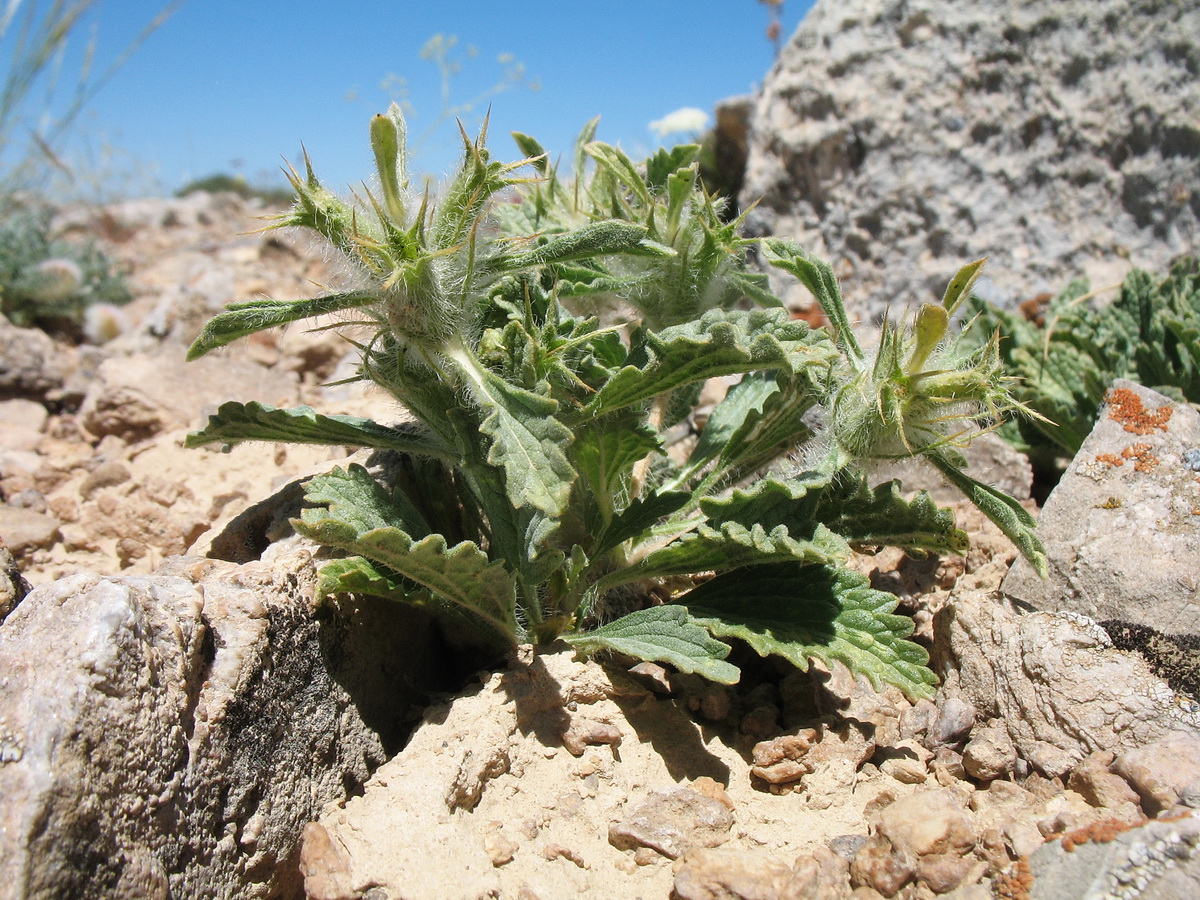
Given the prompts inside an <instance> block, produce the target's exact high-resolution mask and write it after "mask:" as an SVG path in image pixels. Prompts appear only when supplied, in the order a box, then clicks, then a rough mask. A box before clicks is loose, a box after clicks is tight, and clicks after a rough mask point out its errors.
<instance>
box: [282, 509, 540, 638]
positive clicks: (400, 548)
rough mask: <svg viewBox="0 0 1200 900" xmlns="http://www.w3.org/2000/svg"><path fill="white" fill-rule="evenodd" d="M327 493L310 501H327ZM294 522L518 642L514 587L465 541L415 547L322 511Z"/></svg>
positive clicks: (440, 540)
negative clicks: (413, 583) (453, 543)
mask: <svg viewBox="0 0 1200 900" xmlns="http://www.w3.org/2000/svg"><path fill="white" fill-rule="evenodd" d="M326 487H327V490H325V491H323V492H322V494H321V495H320V496H317V497H312V496H310V500H312V501H313V502H321V501H322V500H324V499H325V498H326V497H328V496H329V493H330V491H329V490H328V487H330V486H329V485H327V486H326ZM335 506H337V507H339V508H340V509H342V510H345V508H346V507H345V506H344V505H342V504H335ZM358 518H359V517H358V516H355V517H354V519H358ZM292 522H293V525H294V526H295V528H296V530H297V531H298V532H299V533H300V534H303V535H304V536H305V537H308V538H311V539H312V540H314V541H320V542H321V543H323V544H328V545H329V546H331V547H338V548H340V549H343V550H345V551H347V552H349V553H355V554H358V555H360V556H365V557H366V558H367V559H369V560H372V561H374V562H376V563H380V564H381V565H383V566H386V567H387V568H388V569H390V570H391V571H393V572H395V573H396V574H398V575H402V576H404V577H405V578H408V579H410V580H412V581H414V582H416V583H417V584H419V585H422V586H423V587H425V588H428V589H429V590H430V591H432V592H433V593H434V594H436V595H437V596H438V597H440V598H442V599H443V600H446V601H448V602H450V603H453V604H455V605H456V606H458V607H459V608H460V609H461V610H462V611H463V612H465V613H468V614H470V615H471V616H473V617H474V618H475V619H477V620H478V621H479V623H480V625H481V626H486V628H487V629H490V630H491V631H493V632H495V633H496V634H497V635H498V636H501V637H503V638H504V639H505V640H507V641H508V642H510V643H512V642H515V641H516V639H517V637H518V631H517V622H516V583H515V581H514V579H513V576H512V574H511V573H510V572H509V571H508V570H507V569H506V568H505V567H504V564H503V563H501V562H492V561H491V560H489V559H488V557H487V554H486V553H484V552H483V551H482V550H481V549H479V546H478V545H477V544H475V543H473V542H471V541H463V542H462V543H460V544H457V545H455V546H453V547H448V546H447V545H446V539H445V538H444V537H442V536H441V535H440V534H431V535H429V536H428V537H425V538H423V539H421V540H419V541H414V540H413V538H412V537H410V536H409V535H408V534H406V533H405V532H404V531H402V530H401V529H400V528H397V527H393V526H383V527H374V528H369V529H364V528H363V527H362V524H361V522H359V521H354V520H351V519H350V518H343V517H341V516H339V515H336V514H335V513H334V512H333V510H331V509H326V508H324V507H318V508H313V509H305V510H303V511H302V512H301V518H300V519H294V520H292Z"/></svg>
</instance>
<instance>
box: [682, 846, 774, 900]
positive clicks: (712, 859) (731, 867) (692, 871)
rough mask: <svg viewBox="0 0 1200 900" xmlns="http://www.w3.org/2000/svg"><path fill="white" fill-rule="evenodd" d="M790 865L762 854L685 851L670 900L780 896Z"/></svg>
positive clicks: (748, 899) (757, 899)
mask: <svg viewBox="0 0 1200 900" xmlns="http://www.w3.org/2000/svg"><path fill="white" fill-rule="evenodd" d="M791 875H792V869H791V866H789V865H788V864H787V863H785V862H784V861H783V860H781V859H778V858H777V857H774V856H771V855H770V854H767V853H764V852H762V851H757V852H756V851H748V850H689V851H688V853H687V854H686V855H685V856H684V857H683V858H682V859H681V860H680V865H679V867H678V869H677V871H676V872H675V881H674V884H673V886H672V887H673V890H672V892H671V896H672V898H674V900H718V898H742V900H768V898H775V897H783V896H784V891H785V890H786V889H787V884H788V881H789V879H790V878H791Z"/></svg>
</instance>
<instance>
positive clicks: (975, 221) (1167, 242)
mask: <svg viewBox="0 0 1200 900" xmlns="http://www.w3.org/2000/svg"><path fill="white" fill-rule="evenodd" d="M1198 65H1200V7H1197V6H1196V5H1195V4H1180V3H1162V2H1160V0H981V2H977V3H957V2H954V0H916V2H914V0H818V2H817V4H816V5H815V6H814V7H813V9H812V10H811V11H810V12H809V14H808V16H807V17H806V18H805V20H804V22H803V23H802V24H801V26H800V28H799V30H798V31H797V32H796V34H795V35H794V36H793V37H792V39H791V41H790V42H789V43H788V44H787V46H786V47H784V49H783V51H782V53H781V54H780V56H779V59H778V61H777V62H776V65H775V67H774V69H772V71H771V72H770V74H769V75H768V76H767V77H766V79H765V81H764V83H763V88H762V91H761V94H760V96H759V97H758V101H757V104H756V107H755V110H754V115H753V118H752V125H751V133H750V139H749V154H748V161H747V172H746V178H745V186H744V187H743V189H742V193H741V195H740V205H741V207H742V208H743V209H745V208H747V207H749V205H750V204H751V203H753V202H755V201H759V206H758V207H757V208H756V209H755V210H754V211H753V212H752V213H751V216H750V220H749V225H750V227H751V229H752V230H753V231H755V232H757V233H761V234H776V235H779V236H781V237H786V238H789V239H793V240H797V241H798V242H799V243H800V244H801V245H802V246H804V247H806V248H808V249H810V250H812V251H813V252H815V253H816V254H818V255H819V256H822V257H824V258H827V259H828V260H829V261H830V262H831V263H832V264H833V265H834V268H835V269H836V270H837V272H838V274H839V276H840V277H841V278H842V279H844V281H845V282H846V289H847V292H848V295H849V297H850V300H851V305H852V306H853V307H855V309H856V310H857V311H858V312H859V313H861V314H863V316H864V318H872V319H876V320H878V319H879V318H880V317H881V316H882V315H883V314H884V312H885V311H886V310H887V309H888V307H889V306H891V305H892V304H894V303H900V304H905V303H911V302H912V301H914V300H936V299H938V298H940V296H941V294H942V291H943V290H944V289H945V286H946V283H947V281H948V280H949V279H950V277H951V276H952V275H953V274H954V273H955V271H957V269H958V268H959V266H961V265H962V264H963V263H965V262H967V261H969V260H973V259H979V258H980V257H985V256H986V257H989V258H990V259H991V263H990V265H989V266H988V268H987V270H986V271H985V279H984V280H983V281H982V282H981V283H980V286H979V292H980V293H981V294H983V295H985V296H987V298H988V299H991V300H995V301H998V302H1002V303H1004V304H1007V305H1010V306H1011V305H1015V303H1017V302H1019V301H1023V300H1026V299H1030V298H1033V297H1035V296H1036V295H1038V294H1041V293H1043V292H1055V293H1057V292H1058V291H1060V290H1061V289H1062V288H1063V287H1064V286H1065V285H1066V283H1067V281H1068V280H1069V279H1071V278H1073V277H1076V276H1078V275H1080V274H1086V275H1088V276H1089V277H1091V279H1092V281H1093V283H1094V284H1096V285H1097V286H1099V285H1106V284H1111V283H1113V282H1117V281H1120V280H1121V277H1122V276H1123V274H1124V273H1125V272H1126V271H1127V270H1128V268H1129V266H1130V264H1131V263H1132V264H1134V265H1137V266H1140V267H1142V268H1147V269H1151V270H1154V269H1163V268H1165V266H1166V265H1167V264H1168V262H1169V261H1170V260H1171V259H1172V257H1174V256H1176V255H1178V254H1179V253H1181V252H1185V251H1187V250H1190V249H1192V241H1193V239H1194V235H1195V234H1196V233H1197V228H1198V227H1200V191H1197V190H1196V188H1195V185H1197V184H1200V126H1197V121H1200V120H1198V118H1197V116H1198V113H1200V80H1198V79H1197V78H1196V71H1197V66H1198ZM772 277H775V276H774V275H773V276H772ZM788 289H789V290H790V291H791V292H792V293H791V294H790V295H789V296H788V297H787V298H785V299H789V300H794V301H795V302H796V303H797V304H799V305H808V303H809V302H810V301H809V298H808V296H807V293H806V292H805V291H804V290H803V288H800V287H799V286H798V285H793V286H791V287H789V288H788ZM894 317H895V312H894V313H893V318H894Z"/></svg>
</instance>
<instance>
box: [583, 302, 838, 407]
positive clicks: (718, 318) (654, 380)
mask: <svg viewBox="0 0 1200 900" xmlns="http://www.w3.org/2000/svg"><path fill="white" fill-rule="evenodd" d="M644 340H645V349H646V351H647V353H648V354H649V356H650V360H649V361H648V362H647V363H646V365H645V366H637V365H628V366H625V367H624V368H622V369H620V370H619V371H618V372H617V373H616V374H615V375H614V376H613V377H612V379H610V380H609V382H608V384H606V385H605V386H604V387H602V388H601V389H600V390H599V391H597V392H596V395H595V396H594V397H593V398H592V400H591V402H590V403H589V404H588V405H587V407H586V409H585V410H584V414H585V415H586V416H596V415H604V414H605V413H609V412H612V411H613V410H616V409H620V408H622V407H625V406H630V405H632V404H635V403H641V402H643V401H645V400H648V399H650V398H652V397H656V396H658V395H659V394H665V393H667V392H668V391H672V390H675V389H676V388H679V387H682V386H684V385H687V384H692V383H694V382H698V381H703V380H705V379H707V378H715V377H717V376H720V375H734V374H739V373H742V372H749V371H753V370H755V369H772V368H775V369H783V370H785V371H788V372H797V373H798V372H802V371H804V370H805V369H808V368H825V367H827V366H828V365H830V364H831V362H832V360H833V358H834V355H835V351H834V350H833V347H832V346H830V345H829V342H828V339H827V338H826V337H825V336H824V335H823V334H821V333H820V332H816V331H812V330H811V329H809V327H808V326H807V325H806V324H805V323H803V322H797V321H792V320H790V319H789V318H788V315H787V312H786V311H785V310H781V309H770V310H750V311H745V310H732V311H726V310H719V309H716V310H710V311H709V312H707V313H705V314H704V315H703V316H702V317H701V318H700V319H699V320H696V321H692V322H687V323H685V324H683V325H676V326H673V327H670V328H664V329H663V330H662V331H661V332H659V333H658V334H653V333H650V332H645V333H644Z"/></svg>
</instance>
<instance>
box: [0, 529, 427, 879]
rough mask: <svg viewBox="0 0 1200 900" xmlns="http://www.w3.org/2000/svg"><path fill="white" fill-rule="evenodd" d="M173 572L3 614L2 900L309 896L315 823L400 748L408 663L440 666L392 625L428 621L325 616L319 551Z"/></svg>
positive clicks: (51, 593) (88, 585) (44, 594)
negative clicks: (400, 664) (400, 640)
mask: <svg viewBox="0 0 1200 900" xmlns="http://www.w3.org/2000/svg"><path fill="white" fill-rule="evenodd" d="M171 568H173V569H174V570H175V574H165V573H160V574H156V575H149V576H124V577H101V576H98V575H91V574H79V575H75V576H71V577H68V578H63V579H60V580H58V581H55V582H53V583H51V584H49V585H44V586H41V587H39V588H37V589H35V590H34V591H32V592H31V593H30V594H29V595H28V596H26V597H25V598H24V599H23V600H22V602H21V603H20V605H18V606H17V608H16V609H15V610H14V611H13V612H12V613H11V614H10V615H9V616H8V618H7V619H6V620H5V621H4V623H3V628H2V629H0V673H2V681H0V684H2V690H0V797H2V798H3V802H0V898H4V900H25V898H46V900H49V898H59V897H79V898H108V897H122V898H129V900H142V898H156V900H163V898H167V897H175V898H197V900H198V898H218V900H223V898H227V900H241V898H256V897H257V898H267V897H295V896H298V895H299V894H300V893H301V891H300V873H299V868H298V854H299V836H300V833H301V831H302V829H303V827H304V824H305V823H306V822H308V821H309V820H310V819H312V818H314V817H315V816H316V814H317V813H318V812H319V810H320V809H321V807H322V806H323V805H324V804H325V803H328V802H330V801H332V800H336V799H340V798H344V797H345V796H346V793H347V791H352V790H355V789H356V787H357V786H358V785H361V784H362V783H363V782H365V781H366V780H367V777H368V776H369V774H370V772H371V771H372V770H373V769H374V767H376V766H377V765H378V764H379V763H381V762H382V761H383V759H384V758H385V757H386V754H387V751H388V750H394V749H395V746H396V743H397V741H398V739H399V725H398V720H399V718H400V717H402V716H403V713H404V709H405V705H406V704H405V698H404V696H403V695H402V694H398V693H396V692H395V689H394V688H395V685H396V684H397V683H403V681H404V680H405V679H406V678H407V677H409V676H405V675H404V674H403V673H400V672H398V671H395V669H396V667H397V660H399V659H405V660H411V661H413V662H415V663H416V664H417V666H418V667H421V666H425V667H428V660H424V661H421V660H415V659H413V657H412V656H411V651H410V653H409V655H408V656H404V655H403V654H400V653H398V651H397V648H396V647H394V646H391V645H390V644H389V643H388V641H389V640H390V638H388V637H386V636H387V635H395V634H398V633H403V631H405V630H406V629H412V628H413V626H414V625H415V626H416V630H415V631H413V632H412V634H413V635H414V636H415V635H418V634H420V631H419V627H420V626H419V623H414V622H397V621H381V620H380V619H379V617H378V616H377V615H375V614H373V613H372V612H371V610H370V609H367V608H363V609H359V610H357V611H356V612H355V613H354V614H353V615H350V616H342V617H326V618H325V621H320V620H318V618H316V617H314V615H313V614H312V611H311V610H310V609H309V598H310V597H311V592H312V581H313V579H314V577H315V576H314V569H313V567H312V564H311V562H310V556H309V554H307V553H299V554H293V555H292V556H291V557H290V558H288V559H278V558H277V559H275V560H274V562H273V563H272V565H271V566H265V565H262V564H254V565H246V566H233V565H231V564H228V563H222V562H216V561H212V560H199V559H189V558H185V557H184V558H178V559H176V560H174V561H173V562H172V567H171ZM380 640H382V641H383V643H380V642H379V641H380ZM389 670H391V671H390V672H389ZM374 678H385V680H386V682H387V683H388V684H390V685H392V686H393V690H392V692H391V693H387V692H386V691H385V690H383V689H382V688H381V684H380V683H371V680H372V679H374Z"/></svg>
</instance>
